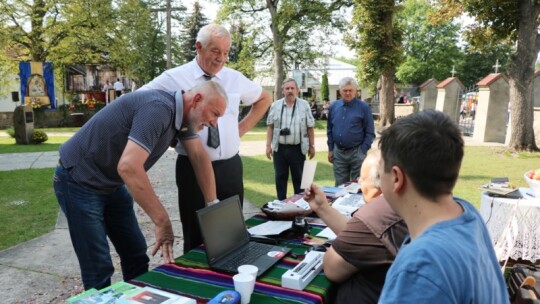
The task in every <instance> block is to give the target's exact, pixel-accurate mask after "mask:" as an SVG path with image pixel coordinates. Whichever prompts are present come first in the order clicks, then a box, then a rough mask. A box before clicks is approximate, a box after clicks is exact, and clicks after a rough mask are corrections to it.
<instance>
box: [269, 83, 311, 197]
mask: <svg viewBox="0 0 540 304" xmlns="http://www.w3.org/2000/svg"><path fill="white" fill-rule="evenodd" d="M282 92H283V96H284V98H282V99H280V100H277V101H275V102H274V103H273V104H272V106H270V112H269V113H268V118H267V120H266V124H267V125H268V129H267V131H266V157H268V159H272V155H273V156H274V172H275V173H274V174H275V182H276V192H277V198H278V199H279V200H284V199H285V198H286V197H287V181H288V179H289V170H290V171H291V176H292V182H293V187H294V193H295V194H298V193H300V192H302V189H300V182H301V180H302V172H303V170H304V161H305V160H306V154H307V153H309V159H312V158H313V156H315V132H314V130H313V126H315V119H314V118H313V115H312V114H311V108H310V106H309V103H308V102H307V101H305V100H303V99H300V98H297V95H298V93H299V92H300V90H299V89H298V85H297V84H296V81H295V80H294V79H292V78H288V79H285V80H284V81H283V86H282Z"/></svg>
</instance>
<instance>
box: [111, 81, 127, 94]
mask: <svg viewBox="0 0 540 304" xmlns="http://www.w3.org/2000/svg"><path fill="white" fill-rule="evenodd" d="M113 87H114V93H115V94H116V98H118V97H120V96H122V91H123V90H124V84H123V83H121V82H120V78H116V82H115V83H114V85H113Z"/></svg>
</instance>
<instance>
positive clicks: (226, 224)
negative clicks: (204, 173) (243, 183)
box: [197, 195, 250, 263]
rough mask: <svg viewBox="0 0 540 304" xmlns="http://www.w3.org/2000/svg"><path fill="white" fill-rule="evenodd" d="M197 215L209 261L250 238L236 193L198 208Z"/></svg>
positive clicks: (230, 250)
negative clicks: (215, 202)
mask: <svg viewBox="0 0 540 304" xmlns="http://www.w3.org/2000/svg"><path fill="white" fill-rule="evenodd" d="M197 216H198V219H199V226H200V228H201V234H202V237H203V239H204V245H205V247H206V255H207V256H208V260H209V261H210V262H211V263H212V262H214V261H215V260H216V259H219V258H221V257H222V256H224V255H226V254H228V253H230V252H232V251H233V250H235V249H236V248H238V247H240V246H242V245H244V244H245V243H247V242H249V240H250V239H249V234H248V231H247V229H246V225H245V223H244V215H243V214H242V209H241V206H240V198H239V197H238V195H236V196H233V197H230V198H227V199H225V200H223V201H221V202H219V203H217V204H214V205H211V206H209V207H206V208H204V209H201V210H198V211H197Z"/></svg>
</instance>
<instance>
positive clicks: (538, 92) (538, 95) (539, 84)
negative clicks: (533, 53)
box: [533, 71, 540, 108]
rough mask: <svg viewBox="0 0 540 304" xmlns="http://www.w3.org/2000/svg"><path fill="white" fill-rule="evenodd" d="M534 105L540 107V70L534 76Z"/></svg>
mask: <svg viewBox="0 0 540 304" xmlns="http://www.w3.org/2000/svg"><path fill="white" fill-rule="evenodd" d="M533 99H534V100H533V107H535V108H540V71H538V72H536V73H534V78H533Z"/></svg>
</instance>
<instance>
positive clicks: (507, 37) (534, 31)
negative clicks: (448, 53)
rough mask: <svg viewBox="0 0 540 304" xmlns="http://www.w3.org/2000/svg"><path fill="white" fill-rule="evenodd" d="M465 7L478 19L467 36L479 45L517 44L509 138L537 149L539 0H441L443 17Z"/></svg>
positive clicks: (520, 147)
mask: <svg viewBox="0 0 540 304" xmlns="http://www.w3.org/2000/svg"><path fill="white" fill-rule="evenodd" d="M462 11H465V12H467V13H469V14H470V15H471V16H473V17H474V18H475V20H476V21H477V22H476V23H475V24H473V25H472V26H471V27H470V28H469V29H468V31H467V40H468V41H469V42H470V43H471V45H474V46H475V47H477V48H482V47H483V46H484V45H491V44H492V42H493V41H497V42H498V43H499V44H502V43H507V44H508V45H512V46H514V50H513V53H512V54H511V56H510V61H509V62H508V66H507V69H506V71H507V74H508V82H509V85H510V108H511V112H510V117H511V126H510V142H509V148H510V149H513V150H517V151H538V150H539V149H538V147H537V145H536V142H535V138H534V129H533V80H534V78H533V77H534V64H535V62H536V59H537V56H538V53H539V52H540V33H539V32H538V28H539V27H540V1H538V0H536V1H531V0H461V1H455V0H442V1H441V13H440V16H442V18H448V17H455V16H457V15H459V14H461V12H462Z"/></svg>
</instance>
